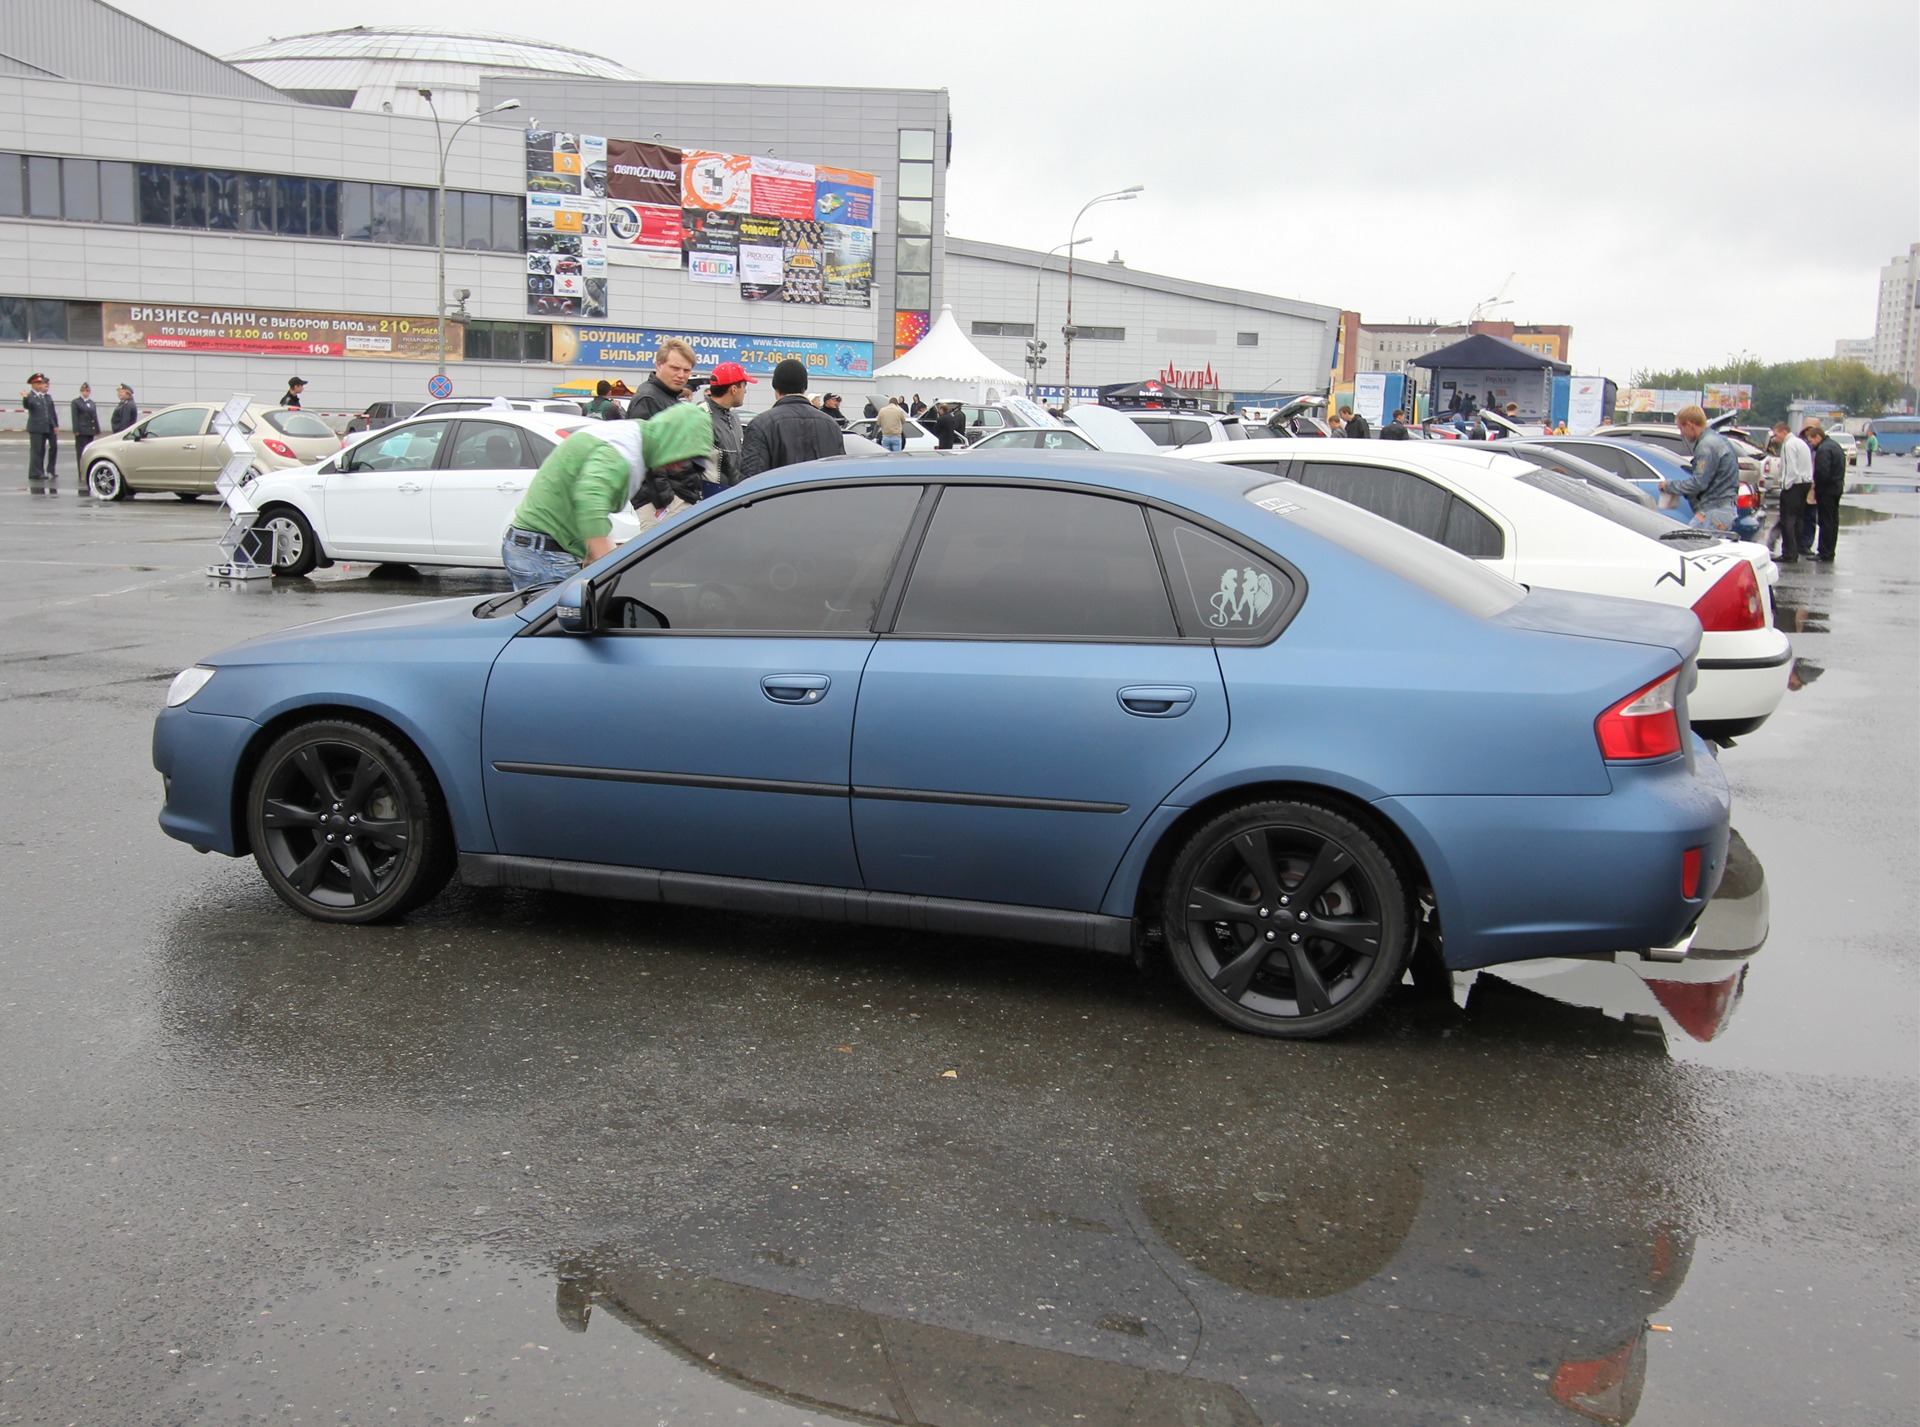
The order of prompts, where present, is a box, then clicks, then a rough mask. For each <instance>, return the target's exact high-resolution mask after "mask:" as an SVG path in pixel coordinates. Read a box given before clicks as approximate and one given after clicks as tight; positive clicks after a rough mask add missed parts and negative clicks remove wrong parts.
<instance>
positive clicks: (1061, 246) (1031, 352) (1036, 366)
mask: <svg viewBox="0 0 1920 1427" xmlns="http://www.w3.org/2000/svg"><path fill="white" fill-rule="evenodd" d="M1092 241H1093V235H1092V234H1088V235H1087V236H1086V237H1084V238H1069V239H1067V241H1066V242H1064V243H1055V244H1054V245H1053V246H1052V247H1051V248H1048V249H1047V257H1046V258H1042V259H1041V260H1040V264H1039V266H1038V267H1037V268H1035V270H1034V274H1033V341H1031V342H1029V343H1028V344H1027V354H1028V360H1027V368H1028V370H1029V371H1031V372H1032V373H1033V380H1032V382H1030V383H1029V384H1028V386H1027V395H1028V396H1030V397H1032V398H1033V399H1034V400H1035V401H1038V400H1040V348H1041V346H1042V345H1044V344H1043V343H1041V341H1040V279H1041V278H1043V277H1045V276H1046V273H1047V258H1050V257H1052V256H1053V255H1054V254H1055V253H1058V252H1063V251H1065V250H1066V249H1068V248H1072V247H1077V246H1078V245H1079V244H1081V243H1091V242H1092Z"/></svg>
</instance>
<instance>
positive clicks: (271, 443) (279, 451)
mask: <svg viewBox="0 0 1920 1427" xmlns="http://www.w3.org/2000/svg"><path fill="white" fill-rule="evenodd" d="M260 444H261V445H262V446H265V447H266V448H267V449H268V450H269V451H271V452H273V454H274V455H276V456H278V457H280V459H281V460H283V461H297V460H299V459H300V458H299V457H298V456H296V455H294V454H293V447H291V446H289V445H288V444H287V443H286V442H284V441H276V440H274V439H273V438H272V437H271V436H267V437H263V438H262V439H261V442H260Z"/></svg>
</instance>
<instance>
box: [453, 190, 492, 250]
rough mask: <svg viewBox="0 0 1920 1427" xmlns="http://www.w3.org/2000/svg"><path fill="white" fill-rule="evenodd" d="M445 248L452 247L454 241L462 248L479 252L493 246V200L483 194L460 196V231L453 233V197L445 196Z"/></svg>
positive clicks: (464, 194) (488, 195)
mask: <svg viewBox="0 0 1920 1427" xmlns="http://www.w3.org/2000/svg"><path fill="white" fill-rule="evenodd" d="M447 229H448V231H447V246H448V247H452V246H453V245H454V242H455V241H456V239H457V240H458V242H459V244H460V246H461V247H463V248H478V249H479V250H480V251H481V252H485V251H486V250H487V249H489V248H491V247H492V246H493V198H492V196H491V195H490V194H485V193H463V194H461V195H460V229H459V232H458V233H457V234H456V233H455V232H454V231H453V196H452V195H451V194H449V195H448V196H447Z"/></svg>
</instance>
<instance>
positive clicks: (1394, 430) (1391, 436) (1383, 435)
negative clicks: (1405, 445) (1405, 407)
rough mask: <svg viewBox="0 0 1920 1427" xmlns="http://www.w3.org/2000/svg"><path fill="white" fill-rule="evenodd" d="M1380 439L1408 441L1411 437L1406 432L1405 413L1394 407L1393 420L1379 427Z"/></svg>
mask: <svg viewBox="0 0 1920 1427" xmlns="http://www.w3.org/2000/svg"><path fill="white" fill-rule="evenodd" d="M1380 439H1381V440H1382V441H1410V440H1412V439H1413V438H1412V437H1411V436H1410V435H1409V434H1408V432H1407V413H1406V412H1404V411H1402V410H1400V409H1399V408H1398V407H1395V408H1394V412H1393V420H1391V421H1389V422H1388V423H1387V424H1386V425H1385V426H1382V427H1381V428H1380Z"/></svg>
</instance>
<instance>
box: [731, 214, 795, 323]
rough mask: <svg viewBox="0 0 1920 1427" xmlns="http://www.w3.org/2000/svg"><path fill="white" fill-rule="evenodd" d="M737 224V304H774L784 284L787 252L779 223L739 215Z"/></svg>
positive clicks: (777, 220)
mask: <svg viewBox="0 0 1920 1427" xmlns="http://www.w3.org/2000/svg"><path fill="white" fill-rule="evenodd" d="M738 222H739V224H740V297H741V300H742V301H744V302H766V301H768V300H778V298H779V296H780V293H781V290H782V289H783V288H784V287H785V286H786V280H787V265H786V264H787V250H786V244H785V243H784V242H783V241H782V239H781V236H780V225H781V220H780V219H778V218H767V217H763V216H762V215H760V214H758V213H743V214H741V215H740V216H739V219H738Z"/></svg>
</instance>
